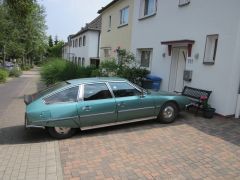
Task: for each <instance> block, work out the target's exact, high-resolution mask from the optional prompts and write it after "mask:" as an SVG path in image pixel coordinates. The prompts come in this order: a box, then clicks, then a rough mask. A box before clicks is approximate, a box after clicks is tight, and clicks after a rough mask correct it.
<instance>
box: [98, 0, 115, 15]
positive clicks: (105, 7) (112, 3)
mask: <svg viewBox="0 0 240 180" xmlns="http://www.w3.org/2000/svg"><path fill="white" fill-rule="evenodd" d="M118 1H119V0H113V1H112V2H110V3H109V4H107V5H106V6H104V7H102V9H100V10H99V11H98V13H99V14H101V13H102V12H103V11H105V10H106V9H107V8H109V7H111V6H112V5H114V4H115V3H116V2H118Z"/></svg>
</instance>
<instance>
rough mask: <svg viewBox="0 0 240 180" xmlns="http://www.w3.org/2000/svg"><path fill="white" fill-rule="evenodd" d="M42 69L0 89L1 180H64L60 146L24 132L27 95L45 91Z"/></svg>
mask: <svg viewBox="0 0 240 180" xmlns="http://www.w3.org/2000/svg"><path fill="white" fill-rule="evenodd" d="M39 78H40V77H39V71H38V69H34V70H31V71H28V72H24V73H23V75H22V76H21V77H20V78H16V79H12V80H10V81H9V82H7V83H6V84H1V85H0V179H4V180H5V179H31V180H32V179H49V180H52V179H63V177H62V169H61V164H60V153H59V145H58V142H57V141H53V140H52V139H50V138H49V136H48V135H47V133H46V132H44V130H39V129H32V130H26V129H25V128H24V112H25V105H24V102H23V95H24V94H30V93H33V92H36V91H37V90H38V89H40V88H41V87H42V84H41V83H40V81H39V80H40V79H39Z"/></svg>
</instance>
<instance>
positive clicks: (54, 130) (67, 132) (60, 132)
mask: <svg viewBox="0 0 240 180" xmlns="http://www.w3.org/2000/svg"><path fill="white" fill-rule="evenodd" d="M47 131H48V133H49V134H50V136H52V137H54V138H56V139H66V138H70V137H72V136H73V135H74V134H75V133H76V129H74V128H65V127H47Z"/></svg>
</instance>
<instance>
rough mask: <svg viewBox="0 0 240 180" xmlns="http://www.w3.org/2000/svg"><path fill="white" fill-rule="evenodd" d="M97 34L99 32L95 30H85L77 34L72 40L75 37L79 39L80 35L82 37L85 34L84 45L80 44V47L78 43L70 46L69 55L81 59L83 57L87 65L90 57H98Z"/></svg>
mask: <svg viewBox="0 0 240 180" xmlns="http://www.w3.org/2000/svg"><path fill="white" fill-rule="evenodd" d="M98 34H99V32H97V31H87V32H85V33H83V34H81V35H78V36H76V37H74V38H72V40H75V39H78V40H79V38H80V37H82V39H83V36H85V37H86V45H85V46H83V45H82V46H81V47H79V44H78V45H77V47H73V46H71V48H70V53H71V57H72V56H74V57H77V59H78V58H79V57H80V58H81V59H82V58H84V59H85V66H89V65H90V58H91V57H94V58H96V57H98ZM78 42H79V41H78ZM82 42H83V41H82Z"/></svg>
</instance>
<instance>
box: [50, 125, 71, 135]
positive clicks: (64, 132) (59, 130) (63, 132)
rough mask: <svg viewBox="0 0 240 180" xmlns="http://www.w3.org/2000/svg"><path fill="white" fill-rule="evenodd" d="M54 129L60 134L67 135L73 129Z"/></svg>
mask: <svg viewBox="0 0 240 180" xmlns="http://www.w3.org/2000/svg"><path fill="white" fill-rule="evenodd" d="M54 129H55V131H56V132H57V133H58V134H67V133H68V132H69V131H70V130H71V128H66V127H55V128H54Z"/></svg>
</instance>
